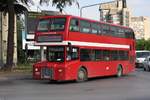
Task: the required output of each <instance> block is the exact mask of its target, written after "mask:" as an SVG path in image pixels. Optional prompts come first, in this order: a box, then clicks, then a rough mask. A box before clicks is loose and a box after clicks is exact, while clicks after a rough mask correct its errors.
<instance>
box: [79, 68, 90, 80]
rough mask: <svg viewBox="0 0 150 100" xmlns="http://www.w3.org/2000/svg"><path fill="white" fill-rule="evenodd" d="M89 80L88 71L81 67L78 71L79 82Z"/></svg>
mask: <svg viewBox="0 0 150 100" xmlns="http://www.w3.org/2000/svg"><path fill="white" fill-rule="evenodd" d="M87 80H88V72H87V69H86V68H85V67H80V68H79V70H78V72H77V79H76V81H77V82H85V81H87Z"/></svg>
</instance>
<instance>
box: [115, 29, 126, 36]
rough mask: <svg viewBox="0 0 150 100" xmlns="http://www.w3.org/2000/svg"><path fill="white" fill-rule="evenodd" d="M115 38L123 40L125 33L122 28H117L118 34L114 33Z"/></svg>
mask: <svg viewBox="0 0 150 100" xmlns="http://www.w3.org/2000/svg"><path fill="white" fill-rule="evenodd" d="M116 36H117V37H121V38H125V31H124V29H123V28H120V27H119V28H118V32H117V33H116Z"/></svg>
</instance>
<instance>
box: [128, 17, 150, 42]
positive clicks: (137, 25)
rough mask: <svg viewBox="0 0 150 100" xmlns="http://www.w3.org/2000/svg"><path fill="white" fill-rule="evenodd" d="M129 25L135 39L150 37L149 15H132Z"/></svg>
mask: <svg viewBox="0 0 150 100" xmlns="http://www.w3.org/2000/svg"><path fill="white" fill-rule="evenodd" d="M130 27H131V28H132V29H133V30H134V32H135V37H136V39H145V40H148V39H150V17H143V16H140V17H132V18H131V24H130Z"/></svg>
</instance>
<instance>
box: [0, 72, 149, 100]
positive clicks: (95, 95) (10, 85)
mask: <svg viewBox="0 0 150 100" xmlns="http://www.w3.org/2000/svg"><path fill="white" fill-rule="evenodd" d="M149 76H150V72H144V71H142V70H138V71H135V72H134V73H132V74H129V75H127V76H123V77H121V78H116V77H105V78H96V79H90V80H89V81H88V82H84V83H76V82H64V83H49V82H48V81H45V80H43V81H42V80H41V81H39V80H32V78H31V75H25V76H17V77H16V76H11V77H10V76H9V77H7V78H8V79H5V78H3V79H2V78H0V79H1V81H0V100H150V77H149Z"/></svg>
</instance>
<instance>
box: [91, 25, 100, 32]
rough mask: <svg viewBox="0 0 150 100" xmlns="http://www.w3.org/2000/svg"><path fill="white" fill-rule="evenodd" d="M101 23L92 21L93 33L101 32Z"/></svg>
mask: <svg viewBox="0 0 150 100" xmlns="http://www.w3.org/2000/svg"><path fill="white" fill-rule="evenodd" d="M99 28H100V27H99V24H98V23H91V33H93V34H98V33H99Z"/></svg>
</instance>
